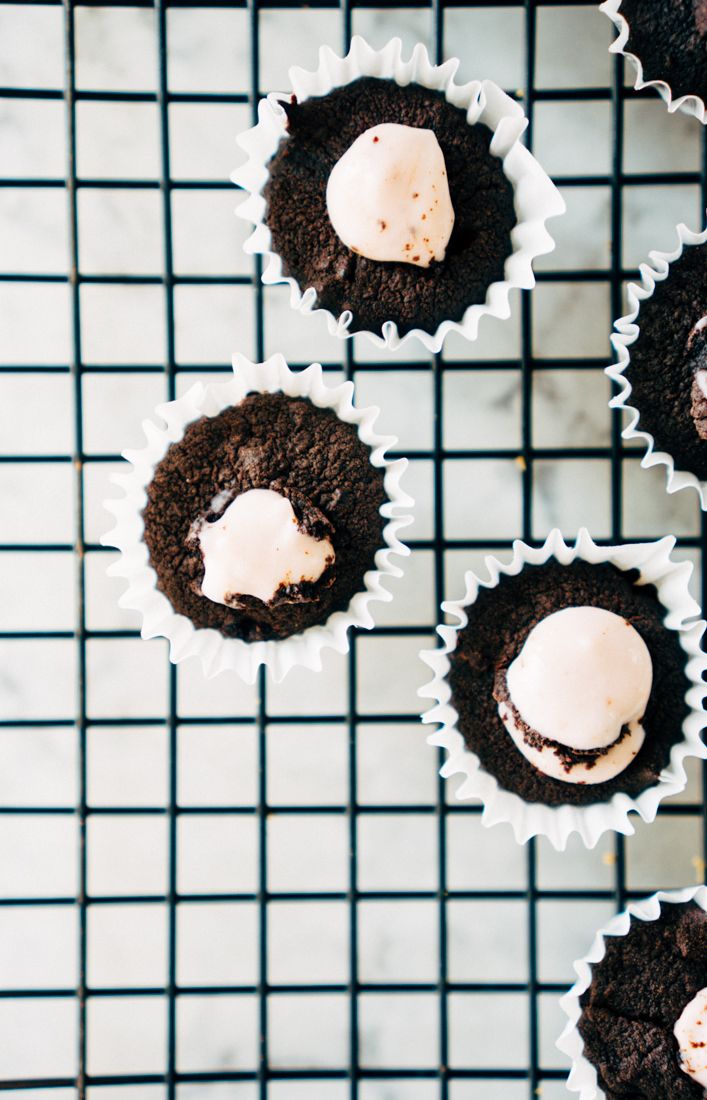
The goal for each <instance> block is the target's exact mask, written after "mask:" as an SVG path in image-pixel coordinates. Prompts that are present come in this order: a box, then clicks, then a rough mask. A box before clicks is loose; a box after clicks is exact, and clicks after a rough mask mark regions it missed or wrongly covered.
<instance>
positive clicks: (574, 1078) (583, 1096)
mask: <svg viewBox="0 0 707 1100" xmlns="http://www.w3.org/2000/svg"><path fill="white" fill-rule="evenodd" d="M689 901H694V902H696V903H697V904H698V905H699V906H700V907H701V908H702V909H704V910H707V887H705V886H687V887H684V888H683V889H681V890H659V891H658V892H657V893H656V894H652V895H651V897H649V898H644V899H643V900H642V901H636V902H630V903H629V905H627V907H626V909H625V910H624V911H623V912H621V913H618V914H617V915H616V916H615V917H612V919H611V920H610V921H609V922H608V924H606V925H604V927H603V928H601V929H600V930H599V931H598V932H597V934H596V936H595V937H594V942H593V943H592V946H591V947H590V949H589V951H588V952H587V954H586V955H585V956H584V957H583V958H581V959H578V960H577V961H576V962H575V963H574V970H575V973H576V974H577V976H578V977H577V981H576V982H575V983H574V985H573V986H572V988H571V989H570V990H569V991H568V992H567V993H565V995H564V996H563V997H562V998H561V999H560V1007H561V1008H562V1010H563V1012H564V1013H565V1015H566V1016H567V1018H568V1022H567V1024H566V1026H565V1029H564V1031H563V1032H562V1035H561V1036H560V1037H559V1039H558V1040H557V1042H556V1044H555V1045H556V1047H557V1049H558V1050H559V1051H561V1052H562V1054H566V1055H567V1057H568V1058H570V1059H571V1061H572V1066H571V1069H570V1072H569V1076H568V1078H567V1082H566V1084H567V1088H568V1089H569V1091H570V1092H578V1093H579V1094H580V1095H579V1100H598V1098H599V1097H601V1096H604V1093H603V1092H602V1090H601V1089H600V1088H599V1082H598V1078H597V1071H596V1070H595V1068H594V1066H593V1065H592V1063H591V1062H590V1061H589V1060H588V1059H587V1058H585V1057H584V1042H583V1040H582V1037H581V1035H580V1034H579V1030H578V1028H577V1023H578V1021H579V1018H580V1016H581V1014H582V1008H581V1005H580V1003H579V999H580V997H581V996H582V994H583V993H584V992H585V991H586V990H587V989H588V988H589V986H590V984H591V980H592V965H593V964H594V963H598V962H600V961H601V959H603V958H604V955H605V953H606V944H605V942H604V941H605V937H606V936H625V935H626V933H627V932H628V930H629V928H630V926H631V917H632V916H633V917H636V918H637V919H638V920H646V921H652V920H657V919H658V917H659V916H660V910H661V904H663V903H667V904H669V905H681V904H684V903H685V902H689Z"/></svg>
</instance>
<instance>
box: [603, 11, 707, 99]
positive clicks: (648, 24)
mask: <svg viewBox="0 0 707 1100" xmlns="http://www.w3.org/2000/svg"><path fill="white" fill-rule="evenodd" d="M619 14H620V15H622V16H623V17H624V19H625V20H626V22H627V23H628V42H627V44H626V47H625V50H626V52H628V53H632V54H634V56H635V57H637V58H638V60H639V61H640V62H641V67H642V69H643V79H644V80H645V81H650V80H662V81H663V82H664V83H665V84H668V85H669V87H670V90H671V94H672V97H673V99H678V98H680V97H681V96H686V95H692V96H699V98H700V99H701V100H702V101H703V102H705V100H707V0H621V7H620V9H619Z"/></svg>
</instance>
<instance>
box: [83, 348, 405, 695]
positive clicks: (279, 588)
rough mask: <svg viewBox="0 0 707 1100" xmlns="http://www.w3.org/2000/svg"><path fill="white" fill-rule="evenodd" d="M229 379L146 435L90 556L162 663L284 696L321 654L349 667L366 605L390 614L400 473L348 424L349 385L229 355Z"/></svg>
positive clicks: (369, 621)
mask: <svg viewBox="0 0 707 1100" xmlns="http://www.w3.org/2000/svg"><path fill="white" fill-rule="evenodd" d="M233 371H234V373H233V377H232V378H231V379H230V380H229V381H226V382H218V383H212V384H211V385H203V384H201V383H197V384H196V385H195V386H193V387H192V388H191V389H190V390H189V391H188V392H187V393H186V394H185V395H184V396H183V397H180V398H179V399H178V400H176V401H170V402H167V403H166V404H163V405H159V406H158V407H157V410H156V413H157V416H158V417H159V420H160V421H161V423H160V424H156V423H155V422H154V421H151V420H147V421H145V423H144V430H145V435H146V436H147V445H146V446H145V447H144V448H143V449H142V450H135V451H126V452H125V455H124V457H125V458H126V459H127V460H128V462H129V463H130V465H131V469H130V471H129V472H128V473H121V474H116V475H115V477H114V479H113V480H114V481H115V483H116V484H117V485H119V486H120V487H121V488H122V489H123V497H122V498H121V499H119V500H112V501H109V502H107V503H106V507H107V508H108V510H109V511H111V512H112V513H113V515H114V516H115V520H116V523H115V527H114V528H113V530H112V531H110V532H109V534H107V535H105V536H104V538H103V540H102V541H103V543H104V545H106V546H114V547H117V549H118V550H120V558H119V559H118V561H117V562H116V563H115V564H113V565H112V566H111V567H110V573H111V575H112V576H116V577H123V578H124V579H125V580H127V581H128V588H127V591H126V592H125V593H124V595H123V596H122V598H121V601H120V604H121V606H122V607H125V608H129V609H130V610H134V611H139V612H140V613H141V615H142V636H143V637H144V638H156V637H163V638H168V639H169V643H170V658H171V660H172V661H173V662H175V663H177V662H179V661H182V660H184V659H185V658H187V657H198V658H199V659H200V660H201V663H202V666H203V670H204V673H205V675H206V676H215V675H216V674H217V673H219V672H222V671H223V670H224V669H234V670H235V671H236V672H238V673H239V674H240V675H241V676H242V677H243V678H244V679H245V680H247V681H248V682H252V681H253V680H254V678H255V676H256V673H257V671H258V668H259V666H260V665H267V666H268V667H269V668H270V671H271V673H272V675H273V677H274V679H275V680H281V679H282V678H283V677H284V676H285V674H286V673H287V672H288V671H289V670H290V669H291V668H293V667H294V666H296V665H302V666H303V667H305V668H309V669H320V668H321V663H322V650H324V649H325V648H327V647H330V648H332V649H335V650H337V651H338V652H339V653H344V652H346V650H347V648H348V636H347V635H348V631H349V629H350V628H351V627H360V628H364V629H369V628H370V627H371V626H373V616H372V613H371V604H372V603H373V602H374V601H375V600H386V601H388V600H390V599H391V598H392V597H391V595H390V593H389V591H388V590H387V588H386V584H385V582H386V579H387V578H389V577H399V576H401V570H400V569H399V568H398V566H397V565H396V564H395V563H394V561H393V557H394V555H405V554H407V553H408V550H407V548H406V547H405V546H404V545H403V543H402V542H401V541H400V539H399V537H398V535H399V532H400V530H401V529H402V528H403V527H404V526H406V525H407V524H408V523H409V522H410V516H409V515H407V513H408V511H409V509H410V507H411V505H412V500H411V499H410V498H409V497H408V496H407V495H406V494H405V493H404V492H403V490H402V489H401V487H400V478H401V475H402V473H403V471H404V470H405V467H406V465H407V461H406V459H400V458H399V459H391V458H389V457H388V455H387V452H388V450H389V449H390V447H391V446H394V444H395V440H394V439H392V438H390V437H385V438H384V437H382V436H379V435H377V434H376V432H375V430H374V424H375V420H376V417H377V415H378V410H377V409H376V408H368V409H357V408H356V407H355V406H354V404H353V394H354V388H353V384H352V383H351V382H344V383H342V384H340V385H336V386H331V385H327V384H326V382H325V380H324V377H323V374H322V369H321V367H320V366H319V365H318V364H313V365H312V366H309V367H307V369H306V370H303V371H300V372H297V373H295V372H293V371H291V370H290V369H289V367H288V366H287V364H286V362H285V360H284V359H283V358H282V356H281V355H274V356H272V357H271V358H270V359H268V360H267V361H266V362H265V363H255V364H254V363H251V362H249V361H248V360H247V359H245V358H243V357H242V356H240V355H238V356H236V357H235V359H234V365H233Z"/></svg>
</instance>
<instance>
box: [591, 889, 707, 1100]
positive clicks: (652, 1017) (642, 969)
mask: <svg viewBox="0 0 707 1100" xmlns="http://www.w3.org/2000/svg"><path fill="white" fill-rule="evenodd" d="M604 943H605V948H606V951H605V955H604V957H603V958H602V959H601V960H600V961H599V962H597V963H594V964H593V965H592V978H591V983H590V985H589V987H588V988H587V989H586V990H585V992H584V993H583V994H582V995H581V997H580V1005H581V1009H582V1012H581V1016H580V1018H579V1022H578V1029H579V1033H580V1035H581V1037H582V1039H583V1041H584V1056H585V1058H587V1059H588V1061H589V1062H591V1064H592V1065H593V1066H594V1067H595V1069H596V1071H597V1076H598V1079H599V1084H600V1086H601V1088H602V1089H603V1091H604V1095H605V1096H606V1098H607V1100H619V1098H620V1097H641V1098H642V1100H668V1098H669V1100H703V1097H704V1096H705V1089H706V1088H707V913H705V911H704V910H703V909H702V908H701V907H700V906H699V905H697V904H696V903H695V902H692V901H691V902H683V903H669V904H666V903H663V904H662V905H661V910H660V915H659V916H658V919H657V920H654V921H653V920H651V921H646V920H641V919H639V918H637V917H635V916H632V917H631V923H630V927H629V930H628V932H627V933H626V935H623V936H621V935H618V936H611V935H608V936H606V937H605V939H604Z"/></svg>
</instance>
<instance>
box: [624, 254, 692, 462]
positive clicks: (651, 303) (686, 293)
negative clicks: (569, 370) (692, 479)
mask: <svg viewBox="0 0 707 1100" xmlns="http://www.w3.org/2000/svg"><path fill="white" fill-rule="evenodd" d="M706 274H707V245H704V244H701V245H694V246H692V247H690V246H686V247H685V251H684V252H683V254H682V256H681V257H680V258H679V259H678V260H676V261H675V263H673V264H671V266H670V271H669V273H668V277H667V278H666V279H663V281H662V282H660V283H656V287H655V290H654V292H653V294H652V296H651V297H650V298H646V300H645V301H644V302H642V303H641V309H640V312H639V314H638V319H637V324H638V325H639V334H638V338H637V340H636V341H635V343H633V344H631V346H630V348H629V353H630V356H631V360H630V362H629V364H628V366H627V368H626V372H625V376H626V378H627V379H628V381H629V382H630V383H631V389H632V393H631V396H630V398H629V403H630V404H631V405H632V406H633V407H634V408H636V409H638V413H639V416H640V422H639V428H643V429H644V430H645V431H647V432H650V434H651V435H652V436H653V438H654V439H655V444H656V447H657V449H658V450H660V451H667V452H668V454H670V455H672V457H673V459H674V461H675V466H676V468H677V469H678V470H688V471H690V472H691V473H693V474H695V475H696V476H697V477H698V478H700V480H704V479H705V478H707V444H705V441H704V440H702V439H700V436H699V433H698V432H697V430H696V427H695V422H694V420H693V418H692V399H693V394H692V382H693V378H694V372H695V369H696V366H697V365H698V363H697V360H696V358H695V356H696V355H697V354H698V352H699V344H701V341H699V342H695V341H693V342H692V344H690V343H689V340H690V333H691V331H692V329H693V328H694V326H695V325H696V324H697V322H698V321H699V320H700V318H701V317H704V315H705V314H706V313H707V278H706V277H705V276H706Z"/></svg>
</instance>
